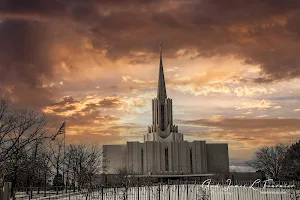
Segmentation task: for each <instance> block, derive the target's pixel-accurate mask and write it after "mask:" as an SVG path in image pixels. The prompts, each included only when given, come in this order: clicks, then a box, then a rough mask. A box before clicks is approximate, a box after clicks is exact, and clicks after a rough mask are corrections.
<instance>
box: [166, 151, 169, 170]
mask: <svg viewBox="0 0 300 200" xmlns="http://www.w3.org/2000/svg"><path fill="white" fill-rule="evenodd" d="M165 171H169V151H168V148H165Z"/></svg>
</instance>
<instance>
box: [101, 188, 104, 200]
mask: <svg viewBox="0 0 300 200" xmlns="http://www.w3.org/2000/svg"><path fill="white" fill-rule="evenodd" d="M103 199H104V195H103V186H102V187H101V200H103Z"/></svg>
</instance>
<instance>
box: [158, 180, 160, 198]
mask: <svg viewBox="0 0 300 200" xmlns="http://www.w3.org/2000/svg"><path fill="white" fill-rule="evenodd" d="M158 200H160V183H159V184H158Z"/></svg>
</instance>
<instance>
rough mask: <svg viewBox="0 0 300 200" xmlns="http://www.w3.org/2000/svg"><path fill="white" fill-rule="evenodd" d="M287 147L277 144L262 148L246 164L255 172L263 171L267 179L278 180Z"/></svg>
mask: <svg viewBox="0 0 300 200" xmlns="http://www.w3.org/2000/svg"><path fill="white" fill-rule="evenodd" d="M288 148H289V146H288V145H285V144H277V145H275V146H271V147H268V146H266V147H262V148H260V149H259V150H258V151H257V152H256V153H255V155H254V157H253V159H252V160H250V161H248V162H247V164H248V165H249V166H250V167H253V168H254V169H256V170H261V171H263V172H264V173H265V174H266V175H267V176H268V177H269V178H271V179H274V180H279V179H280V177H281V176H282V174H283V166H284V159H285V156H286V152H287V150H288Z"/></svg>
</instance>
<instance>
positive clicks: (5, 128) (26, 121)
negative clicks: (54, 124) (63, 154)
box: [0, 99, 48, 180]
mask: <svg viewBox="0 0 300 200" xmlns="http://www.w3.org/2000/svg"><path fill="white" fill-rule="evenodd" d="M45 127H46V119H45V117H44V116H42V115H40V114H38V113H35V112H33V111H29V110H17V109H14V108H13V107H12V105H11V104H10V103H9V102H8V101H7V100H4V99H0V166H1V167H0V175H1V176H2V180H4V176H6V175H9V174H8V173H10V172H11V171H10V169H8V161H9V162H10V166H11V164H12V163H13V160H15V161H16V162H14V166H15V168H16V167H19V166H17V165H19V164H20V163H17V162H20V161H17V160H18V159H20V158H21V157H22V156H24V152H26V151H29V150H30V148H35V145H31V144H32V143H33V142H35V141H38V140H41V139H45V138H47V136H46V133H47V130H48V129H46V128H45ZM15 171H16V170H13V172H15Z"/></svg>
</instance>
